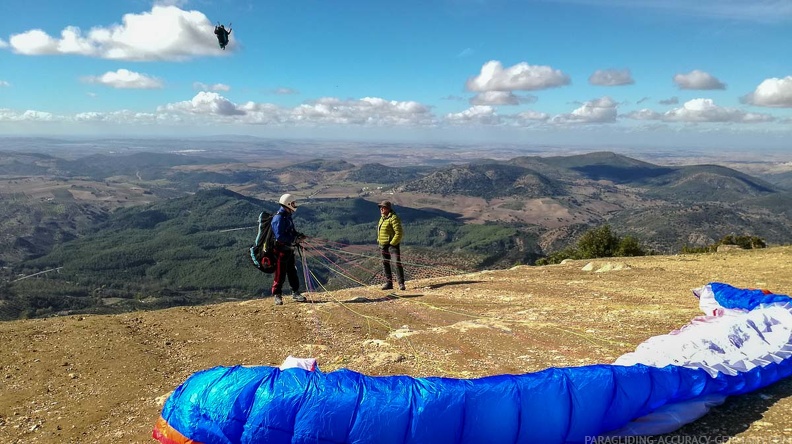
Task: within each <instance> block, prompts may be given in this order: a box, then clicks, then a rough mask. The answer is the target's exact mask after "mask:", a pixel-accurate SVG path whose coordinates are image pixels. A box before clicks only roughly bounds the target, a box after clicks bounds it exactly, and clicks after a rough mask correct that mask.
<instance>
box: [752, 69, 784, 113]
mask: <svg viewBox="0 0 792 444" xmlns="http://www.w3.org/2000/svg"><path fill="white" fill-rule="evenodd" d="M741 100H742V102H743V103H748V104H751V105H756V106H766V107H771V108H792V76H787V77H784V78H783V79H779V78H775V77H773V78H770V79H766V80H764V81H763V82H762V83H760V84H759V86H757V87H756V89H755V90H754V92H752V93H749V94H747V95H745V96H743V97H742V98H741Z"/></svg>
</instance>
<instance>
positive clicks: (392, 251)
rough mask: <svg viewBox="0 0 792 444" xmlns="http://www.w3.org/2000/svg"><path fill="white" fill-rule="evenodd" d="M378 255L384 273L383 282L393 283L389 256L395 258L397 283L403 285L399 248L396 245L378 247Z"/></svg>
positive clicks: (402, 268) (402, 269)
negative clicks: (379, 254)
mask: <svg viewBox="0 0 792 444" xmlns="http://www.w3.org/2000/svg"><path fill="white" fill-rule="evenodd" d="M380 253H381V254H382V268H383V270H384V271H385V280H387V281H388V282H393V273H392V272H391V255H393V256H396V277H397V278H398V279H399V283H400V284H403V283H404V267H402V261H401V248H400V247H399V246H398V245H380Z"/></svg>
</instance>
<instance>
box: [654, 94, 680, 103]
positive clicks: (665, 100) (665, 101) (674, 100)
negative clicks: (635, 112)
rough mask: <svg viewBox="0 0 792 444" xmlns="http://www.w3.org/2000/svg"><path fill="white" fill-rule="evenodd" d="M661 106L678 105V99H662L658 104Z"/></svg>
mask: <svg viewBox="0 0 792 444" xmlns="http://www.w3.org/2000/svg"><path fill="white" fill-rule="evenodd" d="M658 103H659V104H661V105H677V104H679V97H676V96H674V97H669V98H668V99H663V100H661V101H659V102H658Z"/></svg>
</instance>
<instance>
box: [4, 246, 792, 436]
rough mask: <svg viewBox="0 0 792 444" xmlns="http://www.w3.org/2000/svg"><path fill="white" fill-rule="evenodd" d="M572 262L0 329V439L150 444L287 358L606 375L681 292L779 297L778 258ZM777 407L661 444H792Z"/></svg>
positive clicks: (428, 371)
mask: <svg viewBox="0 0 792 444" xmlns="http://www.w3.org/2000/svg"><path fill="white" fill-rule="evenodd" d="M586 265H587V262H586V261H573V262H568V263H566V264H563V265H554V266H547V267H528V266H521V267H516V268H514V269H511V270H502V271H490V272H480V273H474V274H467V275H461V276H453V277H446V278H434V279H426V280H420V281H410V282H408V290H407V291H405V292H398V293H397V294H391V295H389V294H387V293H385V292H382V291H379V290H377V289H375V288H374V287H366V288H356V289H350V290H344V291H339V292H335V293H318V294H313V295H311V299H312V302H313V303H311V304H299V303H293V302H291V300H289V299H288V298H287V300H286V305H284V306H281V307H275V306H273V304H272V301H271V300H269V299H261V300H251V301H245V302H230V303H224V304H218V305H211V306H201V307H181V308H172V309H168V310H162V311H155V312H138V313H130V314H125V315H118V316H70V317H61V318H52V319H44V320H30V321H16V322H7V323H2V324H0V340H1V341H2V344H3V347H1V348H0V363H1V364H2V367H0V381H2V383H1V384H0V442H4V443H16V442H19V443H22V442H24V443H31V442H42V443H44V442H46V443H65V442H86V443H89V442H90V443H92V442H98V441H100V440H114V441H116V442H124V443H138V442H140V443H148V442H152V440H151V438H150V432H151V428H152V426H153V424H154V421H155V420H156V418H157V417H158V415H159V412H160V409H161V406H160V405H159V404H158V400H159V401H161V399H162V396H163V395H165V394H167V393H168V392H170V391H171V390H173V389H174V388H175V387H176V386H178V385H179V384H180V383H181V382H182V381H184V380H185V379H186V378H187V377H188V376H189V375H190V374H192V373H194V372H195V371H198V370H201V369H205V368H208V367H212V366H216V365H236V364H246V365H278V364H280V362H282V361H283V359H284V358H286V357H287V356H288V355H294V356H301V357H306V356H313V357H315V358H317V359H318V362H319V365H320V367H321V368H322V369H323V370H324V371H331V370H334V369H338V368H341V367H346V368H350V369H353V370H357V371H361V372H364V373H367V374H373V375H389V374H409V375H412V376H429V375H439V376H452V377H465V378H470V377H478V376H484V375H492V374H500V373H524V372H530V371H535V370H541V369H544V368H547V367H552V366H578V365H587V364H594V363H609V362H612V361H613V360H614V359H615V358H616V357H618V356H619V355H621V354H623V353H626V352H628V351H632V350H633V349H634V348H635V346H636V345H637V344H639V343H640V342H641V341H643V340H645V339H647V338H648V337H650V336H654V335H658V334H664V333H668V332H669V331H671V330H674V329H676V328H678V327H680V326H682V325H684V324H686V323H687V322H688V321H689V320H690V319H691V318H693V317H694V316H696V315H698V314H699V311H698V308H697V301H696V299H695V298H694V297H693V296H692V293H691V291H690V290H691V289H692V288H695V287H699V286H701V285H704V284H706V283H708V282H712V281H721V282H726V283H730V284H732V285H735V286H738V287H762V288H767V289H770V290H772V291H774V292H778V293H785V294H789V293H792V247H779V248H772V249H768V250H764V251H736V252H729V253H726V254H707V255H679V256H655V257H642V258H621V259H610V260H606V259H600V260H596V261H592V265H591V266H590V267H585V266H586ZM584 268H589V270H588V271H586V270H584ZM597 270H602V271H597ZM607 270H609V271H607ZM408 273H409V270H408ZM791 394H792V381H782V382H780V383H777V384H775V385H773V386H771V387H768V388H766V389H764V390H761V391H759V392H757V393H753V394H749V395H745V396H742V397H738V398H733V399H730V400H729V401H727V403H726V404H725V405H723V406H721V407H719V408H717V409H715V410H714V411H713V412H711V413H710V414H709V415H707V416H705V417H704V418H702V419H701V420H699V421H697V422H696V423H694V424H691V425H689V426H687V427H685V428H683V429H681V430H680V431H679V432H677V435H695V436H703V435H707V436H732V437H737V439H741V438H749V437H756V438H760V437H761V438H767V437H786V438H787V439H792V419H790V414H792V397H790V395H791ZM737 439H735V442H739V441H737ZM768 442H769V441H768Z"/></svg>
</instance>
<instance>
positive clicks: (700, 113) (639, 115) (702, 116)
mask: <svg viewBox="0 0 792 444" xmlns="http://www.w3.org/2000/svg"><path fill="white" fill-rule="evenodd" d="M625 117H628V118H631V119H637V120H661V121H665V122H683V123H718V122H721V123H722V122H728V123H762V122H772V121H773V120H775V118H774V117H773V116H771V115H769V114H759V113H748V112H745V111H742V110H739V109H736V108H726V107H722V106H718V105H716V104H715V103H714V102H713V101H712V100H711V99H693V100H690V101H688V102H685V104H684V105H682V107H681V108H675V109H672V110H670V111H667V112H665V113H662V114H661V113H657V112H655V111H651V110H648V109H642V110H639V111H634V112H632V113H629V114H627V115H625Z"/></svg>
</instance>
